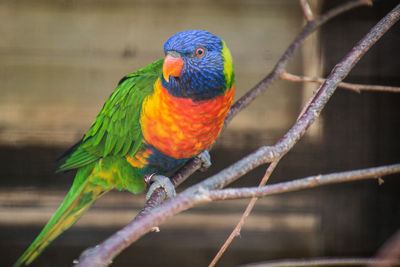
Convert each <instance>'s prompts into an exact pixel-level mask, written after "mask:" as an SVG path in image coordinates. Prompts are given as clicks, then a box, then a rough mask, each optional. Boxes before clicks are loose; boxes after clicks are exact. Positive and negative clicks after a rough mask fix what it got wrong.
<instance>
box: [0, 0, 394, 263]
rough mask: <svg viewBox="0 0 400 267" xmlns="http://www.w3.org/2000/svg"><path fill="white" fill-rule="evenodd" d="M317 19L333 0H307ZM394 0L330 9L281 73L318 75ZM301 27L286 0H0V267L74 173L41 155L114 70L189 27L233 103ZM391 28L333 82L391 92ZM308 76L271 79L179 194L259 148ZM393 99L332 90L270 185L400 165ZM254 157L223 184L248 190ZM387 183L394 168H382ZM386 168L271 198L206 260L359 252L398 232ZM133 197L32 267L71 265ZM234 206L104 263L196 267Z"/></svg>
mask: <svg viewBox="0 0 400 267" xmlns="http://www.w3.org/2000/svg"><path fill="white" fill-rule="evenodd" d="M310 2H311V3H312V6H313V8H314V10H315V12H316V13H321V12H324V11H326V10H328V9H329V8H331V7H332V6H336V5H338V4H340V3H342V2H344V1H322V0H321V1H310ZM397 3H398V1H397V0H381V1H376V2H375V4H374V6H373V7H361V8H357V9H355V10H353V11H350V12H347V13H345V14H344V15H341V16H339V17H337V18H335V19H334V20H332V21H331V22H329V23H327V24H326V25H324V26H323V27H322V28H321V29H320V31H319V32H317V33H315V34H314V35H313V36H311V37H310V38H309V39H308V40H307V42H306V43H305V44H304V46H302V48H301V49H300V50H298V51H297V52H296V54H295V56H294V57H293V58H292V60H291V61H290V64H289V66H288V71H290V72H292V73H295V74H299V75H314V76H324V77H325V76H327V75H328V74H329V72H330V70H331V69H332V68H333V66H334V65H335V64H336V63H337V62H338V61H339V60H340V59H342V58H343V56H344V55H345V54H346V53H347V52H348V51H349V50H350V49H351V48H352V46H353V45H354V44H355V43H356V42H357V41H358V40H359V39H360V38H362V36H363V35H364V34H365V33H366V32H367V31H368V30H369V29H370V28H371V27H372V26H373V25H375V24H376V22H377V21H378V20H379V19H380V18H381V17H383V16H384V15H385V14H386V13H387V12H389V11H390V10H391V9H392V8H393V7H394V6H395V5H396V4H397ZM304 23H305V21H304V18H303V15H302V12H301V9H300V7H299V5H298V1H293V0H280V1H278V0H275V1H273V0H268V1H262V0H249V1H238V0H229V1H228V0H219V1H211V0H209V1H197V0H188V1H179V0H176V1H163V0H155V1H144V0H134V1H128V0H114V1H105V0H82V1H74V0H52V1H50V0H37V1H34V2H33V1H25V0H21V1H1V2H0V36H1V38H0V164H1V179H0V258H1V259H2V265H4V266H10V265H11V264H12V263H13V262H15V260H16V259H17V258H18V257H19V256H20V255H21V253H22V252H23V251H24V250H25V249H26V248H27V247H28V245H29V244H30V243H31V242H32V241H33V239H34V238H35V237H36V235H37V234H38V233H39V231H40V230H41V228H42V227H43V226H44V224H45V223H46V222H47V220H48V219H49V218H50V216H51V215H52V214H53V212H54V211H55V210H56V208H57V207H58V205H59V204H60V203H61V201H62V199H63V198H64V196H65V194H66V192H67V190H68V189H69V186H70V185H71V183H72V179H73V175H74V173H72V172H70V173H65V174H55V170H56V169H57V166H58V163H57V162H56V159H57V157H58V156H60V155H61V154H62V153H63V152H64V151H65V150H66V149H67V148H68V147H69V146H71V145H73V144H74V143H75V142H76V141H78V140H79V139H80V137H81V136H82V135H83V134H84V133H85V132H86V131H87V130H88V127H89V126H90V125H91V123H92V122H93V120H94V118H95V116H96V114H97V113H98V111H99V110H100V109H101V107H102V105H103V103H104V101H105V100H106V98H107V97H108V96H109V95H110V93H111V92H112V91H113V89H114V88H115V86H116V84H117V82H118V81H119V79H120V78H121V77H122V76H123V75H125V74H127V73H130V72H133V71H135V70H137V69H138V68H140V67H143V66H145V65H147V64H149V63H151V62H153V61H155V60H157V59H159V58H161V57H163V51H162V47H163V44H164V42H165V41H166V40H167V39H168V38H169V37H170V36H172V35H173V34H175V33H177V32H179V31H182V30H188V29H205V30H208V31H210V32H213V33H215V34H217V35H219V36H221V37H222V38H223V39H224V40H225V41H226V43H227V44H228V46H229V48H230V50H231V52H232V55H233V58H234V62H235V71H236V80H237V82H236V88H237V95H236V99H237V98H238V97H240V96H241V95H242V94H243V93H244V92H246V91H247V90H248V89H250V88H251V87H252V86H253V85H255V84H256V83H257V82H258V81H259V80H260V79H262V78H263V77H264V76H265V75H266V74H267V73H268V72H269V71H270V70H271V69H272V67H273V65H274V64H275V63H276V61H277V60H278V58H279V57H280V56H281V55H282V53H283V52H284V50H285V49H286V47H287V46H288V45H289V44H290V42H291V41H292V40H293V39H294V37H295V35H296V34H297V33H298V32H299V31H300V29H301V27H302V25H304ZM399 47H400V25H399V24H397V25H395V26H394V27H393V28H392V29H391V30H390V31H389V32H388V33H387V34H386V35H385V36H384V37H383V38H382V40H380V41H379V42H378V43H377V44H376V45H375V46H374V47H373V48H372V49H371V50H370V51H369V52H368V54H367V55H366V56H365V57H364V58H363V59H362V60H361V61H360V62H359V64H358V65H357V66H356V67H355V68H354V69H353V70H352V72H351V73H350V76H349V77H348V78H347V79H346V81H348V82H356V83H363V84H382V85H392V86H400V60H399V58H400V50H399ZM316 88H317V86H316V85H312V84H301V83H299V84H294V83H289V82H284V81H278V82H276V83H275V84H274V85H273V86H272V87H270V88H269V89H268V90H267V91H266V92H265V93H264V94H263V95H262V96H261V97H260V98H258V99H257V100H256V101H255V102H254V103H253V104H252V105H251V106H250V107H249V108H247V109H246V110H244V111H243V112H241V113H240V114H239V115H238V116H237V117H236V118H235V119H234V120H233V121H232V123H231V124H230V125H229V127H228V128H227V129H226V131H225V132H224V133H223V135H222V138H221V139H219V142H218V145H217V146H216V147H215V149H214V150H213V151H212V153H211V156H212V161H213V167H212V168H211V169H210V170H209V171H207V172H206V173H201V174H196V175H194V176H192V177H191V178H190V179H189V180H188V181H187V182H185V183H184V184H183V185H182V186H181V188H180V189H179V190H182V189H184V188H185V187H187V186H189V185H191V184H193V183H196V182H198V181H200V180H201V179H204V178H205V177H208V176H210V175H211V174H213V173H215V172H217V171H219V170H221V169H222V168H224V167H227V166H228V165H230V164H231V163H233V162H235V161H237V160H238V159H240V158H242V157H243V156H245V155H246V154H248V153H249V152H251V151H254V150H255V149H256V148H257V147H259V146H261V145H272V144H274V143H275V142H276V141H277V140H279V138H280V137H281V136H282V135H283V134H284V133H285V132H286V131H287V130H288V129H289V127H290V126H291V125H292V124H293V123H294V122H295V120H296V118H297V115H298V113H299V112H300V110H301V108H302V106H303V105H304V103H305V102H306V100H307V98H308V97H309V96H310V95H311V94H312V92H313V90H315V89H316ZM399 106H400V95H398V94H393V93H378V92H361V93H360V94H358V93H355V92H353V91H347V90H343V89H338V90H337V92H336V93H335V95H334V96H333V97H332V99H331V100H330V101H329V103H328V105H327V107H326V108H325V110H324V111H323V113H322V116H321V118H320V119H319V120H318V121H317V122H316V123H315V124H314V125H313V126H312V127H311V128H310V129H309V131H308V133H307V135H306V136H305V137H304V138H303V139H302V140H301V141H300V142H299V144H298V145H296V146H295V148H294V149H293V150H292V151H291V152H290V153H289V154H287V155H286V156H285V158H284V159H283V160H282V161H281V163H280V165H279V167H278V168H277V169H276V171H275V172H274V174H273V176H272V178H271V179H270V183H277V182H282V181H287V180H292V179H295V178H301V177H304V176H308V175H313V174H320V173H329V172H336V171H345V170H351V169H356V168H367V167H373V166H378V165H384V164H391V163H398V162H399V161H400V108H399ZM265 167H266V166H262V167H259V168H258V169H256V170H254V171H253V172H251V173H249V174H248V175H246V176H245V177H244V178H242V179H240V181H238V182H236V183H235V184H233V185H232V186H254V185H257V184H258V182H259V180H260V179H261V177H262V176H263V173H264V171H265ZM397 178H399V177H398V175H397ZM399 200H400V180H399V179H396V176H395V175H392V176H390V177H387V178H385V183H384V184H383V185H381V186H379V185H378V182H377V181H375V180H374V181H361V182H353V183H346V184H339V185H329V186H325V187H321V188H316V189H310V190H304V191H301V192H296V193H286V194H282V195H278V196H273V197H267V198H264V199H261V200H259V201H258V202H257V205H256V207H255V209H254V211H253V212H252V215H251V216H250V217H249V219H248V220H247V223H246V225H245V226H244V228H243V230H242V231H241V235H240V237H238V238H236V239H235V241H234V242H233V244H232V246H231V247H230V249H229V250H228V251H227V252H226V253H225V255H224V256H223V257H222V259H221V261H220V263H219V264H218V266H233V265H239V264H244V263H250V262H256V261H262V260H270V259H279V258H295V257H301V258H307V257H328V256H340V257H343V256H372V255H373V254H374V253H375V252H376V250H377V249H378V248H379V247H380V246H381V245H382V244H383V242H384V241H385V240H386V239H387V238H389V237H390V236H391V235H392V234H393V233H394V232H395V230H396V229H398V228H399V227H400V201H399ZM144 201H145V199H144V195H137V196H133V195H131V194H129V193H126V192H111V193H109V194H107V195H106V196H104V197H103V198H102V199H100V200H99V201H98V202H97V203H96V204H95V206H94V207H93V208H91V209H90V210H89V211H88V212H87V213H86V215H84V216H83V218H82V219H81V220H80V221H79V222H78V223H77V224H76V225H75V226H73V227H72V228H71V229H69V230H68V231H67V232H65V233H64V234H63V235H61V237H59V238H58V239H57V240H55V241H54V242H53V243H52V244H51V245H50V247H48V249H47V250H46V251H45V252H44V253H43V254H42V255H41V256H40V257H39V258H38V259H37V260H36V261H35V262H34V264H32V266H71V262H72V260H73V259H75V258H77V257H78V256H79V254H80V253H81V252H82V250H84V249H85V248H87V247H89V246H93V245H95V244H97V243H98V242H100V241H102V240H103V239H105V238H106V237H108V236H109V235H110V234H112V233H113V232H115V231H116V230H117V229H119V228H121V227H122V226H124V225H125V224H127V223H128V222H129V221H130V220H131V219H132V218H133V217H134V216H135V214H136V213H137V211H138V210H139V209H140V208H141V207H142V206H143V204H144ZM247 202H248V200H238V201H226V202H218V203H210V204H207V205H201V206H198V207H195V208H193V209H191V210H190V211H187V212H184V213H182V214H179V215H178V216H175V217H174V218H173V219H171V220H169V221H168V222H167V223H166V224H164V225H161V232H159V233H150V234H148V235H146V236H145V237H143V238H142V239H140V240H139V241H138V242H136V243H135V244H133V245H132V246H130V247H129V248H128V249H127V250H125V251H124V252H123V253H122V254H121V255H120V256H119V257H117V259H116V260H115V262H114V264H113V265H112V266H132V265H135V266H165V265H166V263H168V264H167V265H168V266H206V265H207V264H208V263H209V262H210V261H211V259H212V257H213V256H214V255H215V254H216V252H217V250H218V249H219V247H220V246H221V245H222V243H223V242H224V240H225V239H226V237H227V236H228V234H229V233H230V232H231V230H232V229H233V227H234V226H235V224H236V223H237V221H238V220H239V218H240V216H241V213H242V212H243V210H244V208H245V206H246V204H247Z"/></svg>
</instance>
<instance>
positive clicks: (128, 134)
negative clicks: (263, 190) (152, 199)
mask: <svg viewBox="0 0 400 267" xmlns="http://www.w3.org/2000/svg"><path fill="white" fill-rule="evenodd" d="M163 48H164V49H163V50H164V54H165V57H163V58H162V59H160V60H158V61H155V62H153V63H151V64H150V65H148V66H146V67H144V68H141V69H139V70H138V71H136V72H133V73H130V74H128V75H126V76H124V77H123V78H122V79H121V80H120V81H119V83H118V85H117V87H116V88H115V90H114V91H113V92H112V93H111V95H110V96H109V98H108V99H107V100H106V102H105V104H104V106H103V107H102V109H101V110H100V112H99V114H98V115H97V117H96V118H95V120H94V122H93V123H92V125H91V127H90V128H89V130H88V131H87V133H86V134H85V135H84V136H83V138H82V139H81V140H80V141H79V142H78V143H77V144H76V145H74V146H73V147H72V148H71V149H69V150H68V151H67V152H66V155H65V157H64V158H65V160H64V162H63V163H62V164H61V165H60V167H59V169H58V170H57V171H58V172H59V171H69V170H75V169H76V175H75V178H74V181H73V183H72V186H71V188H70V190H69V191H68V193H67V195H66V197H65V198H64V200H63V202H62V203H61V205H60V206H59V208H58V209H57V210H56V212H55V213H54V215H53V216H52V217H51V219H50V220H49V221H48V223H47V224H46V225H45V226H44V228H43V229H42V231H41V232H40V233H39V235H38V236H37V238H36V239H35V240H34V241H33V243H32V244H31V245H30V246H29V247H28V249H27V250H26V251H25V252H24V253H23V254H22V256H21V257H20V258H19V259H18V260H17V262H16V263H15V264H14V266H15V267H17V266H21V265H29V264H30V263H32V261H33V260H35V258H37V257H38V256H39V255H40V254H41V253H42V252H43V250H44V249H45V248H46V247H47V246H48V245H49V244H50V243H51V242H52V241H53V240H54V239H55V238H56V237H58V236H59V235H60V234H61V233H63V232H64V231H65V230H67V229H68V228H69V227H71V226H72V225H73V224H74V223H75V222H76V221H77V220H78V219H79V218H80V217H81V216H82V215H83V213H84V212H85V211H86V210H87V209H88V208H89V207H90V206H91V205H92V204H93V203H94V202H95V200H96V199H98V198H99V197H101V196H102V195H104V194H106V193H107V192H109V191H110V190H113V189H115V190H119V191H122V190H126V191H129V192H131V193H133V194H138V193H141V192H143V191H145V190H146V188H147V186H148V184H149V183H150V182H149V177H152V179H151V181H157V179H153V178H154V177H156V178H157V177H158V178H160V177H161V178H163V177H164V178H166V179H167V180H168V178H167V177H165V176H163V175H166V174H167V173H168V172H170V171H172V170H174V169H176V168H178V167H179V166H182V165H183V164H184V163H185V162H187V161H188V160H190V159H192V158H194V157H196V156H198V155H199V154H201V153H202V152H204V151H206V149H207V148H208V147H209V146H210V145H211V144H212V143H213V142H214V141H215V139H216V138H217V137H218V135H219V134H220V131H221V129H222V127H223V124H224V120H225V117H226V115H227V114H228V111H229V109H230V107H231V105H232V102H233V98H234V94H235V85H234V84H235V75H234V67H233V61H232V56H231V52H230V50H229V49H228V47H227V46H226V43H225V41H223V40H222V39H221V38H220V37H218V36H216V35H214V34H212V33H210V32H207V31H204V30H188V31H183V32H179V33H177V34H175V35H173V36H172V37H170V38H169V39H168V40H167V41H166V42H165V44H164V47H163ZM160 180H162V179H160ZM168 181H169V180H168ZM168 181H167V182H168ZM167 182H165V181H164V183H163V182H159V185H158V184H157V183H156V182H154V184H157V187H158V186H164V187H167V186H168V183H167ZM170 185H171V186H172V184H171V183H170ZM152 186H153V184H152ZM173 188H174V187H173V186H172V190H174V189H173ZM153 189H154V187H153Z"/></svg>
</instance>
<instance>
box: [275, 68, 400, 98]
mask: <svg viewBox="0 0 400 267" xmlns="http://www.w3.org/2000/svg"><path fill="white" fill-rule="evenodd" d="M281 79H283V80H287V81H291V82H313V83H319V84H323V83H324V82H325V80H326V79H323V78H319V77H310V76H299V75H294V74H291V73H288V72H286V71H285V72H283V73H282V74H281ZM338 87H341V88H345V89H349V90H353V91H356V92H357V93H360V92H361V91H383V92H390V93H400V87H395V86H385V85H370V84H357V83H346V82H341V83H339V85H338Z"/></svg>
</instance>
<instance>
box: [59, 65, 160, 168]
mask: <svg viewBox="0 0 400 267" xmlns="http://www.w3.org/2000/svg"><path fill="white" fill-rule="evenodd" d="M162 64H163V59H161V60H158V61H156V62H154V63H152V64H150V65H148V66H147V67H144V68H142V69H140V70H138V71H136V72H134V73H131V74H128V75H126V76H125V77H124V78H122V79H121V81H120V82H119V84H118V86H117V88H116V89H115V90H114V92H113V93H112V94H111V96H110V97H109V98H108V99H107V101H106V103H105V104H104V106H103V108H102V110H101V111H100V113H99V114H98V115H97V117H96V119H95V121H94V122H93V124H92V126H91V128H90V129H89V131H88V132H87V133H86V135H85V136H84V137H83V138H82V140H81V141H80V142H79V143H78V144H77V146H76V148H75V149H72V151H71V153H70V154H69V155H68V158H67V159H66V160H65V162H64V163H63V164H61V166H60V168H59V170H58V171H65V170H70V169H75V168H79V167H82V166H85V165H88V164H90V163H92V162H94V161H96V160H98V159H100V158H102V157H106V156H108V155H114V156H115V155H120V156H125V155H126V154H130V155H133V154H134V153H135V152H136V151H137V149H138V148H139V146H140V145H141V143H142V140H143V138H142V132H141V128H140V120H139V119H140V112H141V107H142V103H143V100H144V99H145V97H146V96H148V95H149V94H151V93H152V92H153V90H154V88H153V86H154V83H155V82H156V80H157V79H158V78H159V77H160V76H161V74H162Z"/></svg>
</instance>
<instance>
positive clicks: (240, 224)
mask: <svg viewBox="0 0 400 267" xmlns="http://www.w3.org/2000/svg"><path fill="white" fill-rule="evenodd" d="M279 160H280V158H278V159H276V160H274V161H273V162H272V163H271V164H270V165H269V166H268V168H267V170H266V171H265V174H264V177H263V178H262V180H261V182H260V184H259V185H258V186H259V187H261V186H264V185H265V184H266V183H267V182H268V179H269V177H270V176H271V174H272V172H273V171H274V170H275V168H276V166H277V165H278V163H279ZM257 199H258V197H252V198H251V200H250V202H249V204H247V207H246V210H245V211H244V212H243V214H242V216H241V217H240V220H239V222H238V223H237V224H236V226H235V228H234V229H233V231H232V232H231V234H230V235H229V236H228V238H227V239H226V240H225V242H224V244H223V245H222V247H221V248H220V249H219V251H218V253H217V255H215V257H214V259H213V260H212V261H211V263H210V264H209V267H213V266H215V264H217V262H218V261H219V259H220V258H221V257H222V255H223V254H224V253H225V251H226V249H227V248H228V247H229V246H230V244H231V243H232V241H233V239H234V238H235V237H236V236H238V235H239V234H240V231H241V229H242V227H243V225H244V223H245V221H246V219H247V217H249V215H250V212H251V211H252V210H253V207H254V205H255V204H256V202H257Z"/></svg>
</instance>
